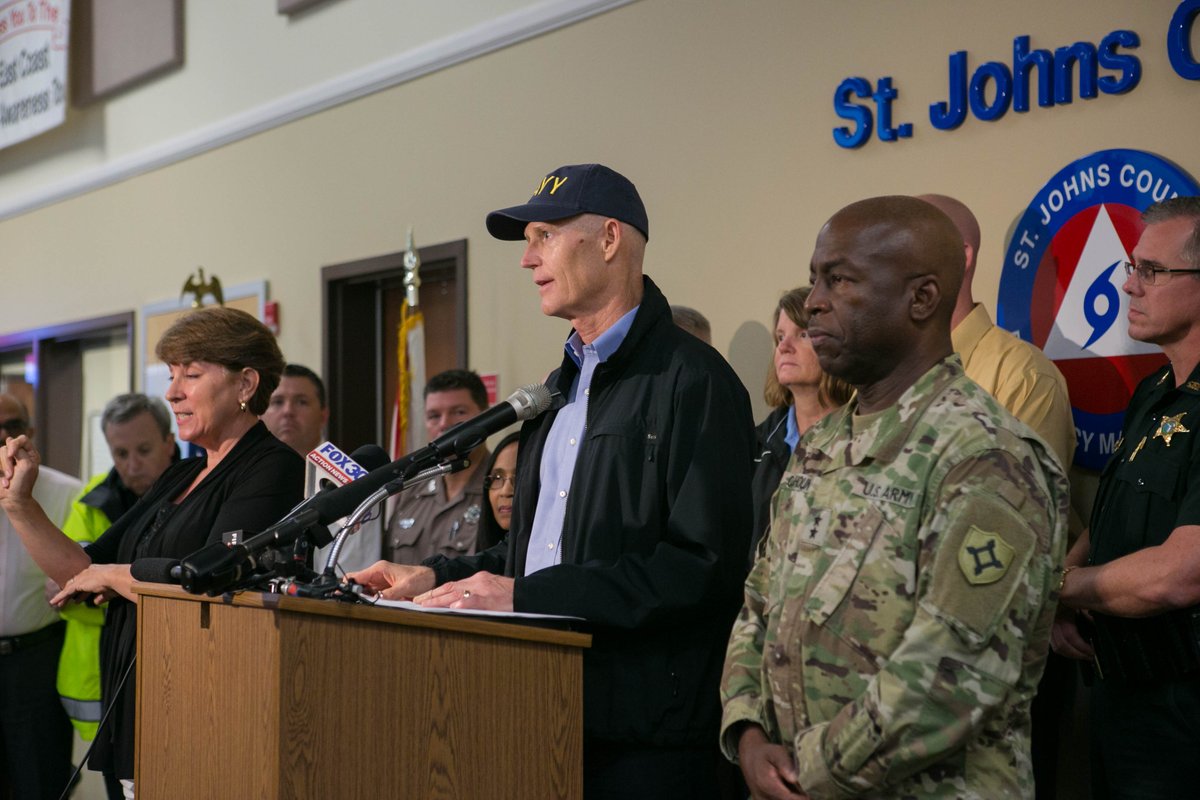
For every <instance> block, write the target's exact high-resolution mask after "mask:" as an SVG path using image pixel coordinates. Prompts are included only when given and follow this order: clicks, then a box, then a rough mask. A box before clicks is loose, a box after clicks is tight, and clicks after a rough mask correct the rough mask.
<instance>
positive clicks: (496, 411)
mask: <svg viewBox="0 0 1200 800" xmlns="http://www.w3.org/2000/svg"><path fill="white" fill-rule="evenodd" d="M552 402H553V397H552V395H551V394H550V390H549V389H548V388H546V386H545V385H544V384H541V383H531V384H529V385H528V386H522V387H521V388H520V389H517V390H516V391H515V392H513V393H512V394H511V395H509V396H508V399H507V400H504V401H503V402H500V403H497V404H496V405H494V406H492V407H491V408H489V409H488V410H487V411H484V412H483V413H482V414H479V415H478V416H475V417H472V418H471V419H469V420H466V421H465V422H460V423H459V424H458V425H455V426H454V427H453V428H451V429H450V430H448V431H446V432H445V433H443V434H442V435H441V436H439V437H438V438H436V439H434V440H433V441H432V442H430V443H429V445H428V448H429V449H430V450H431V451H433V452H434V453H436V454H437V460H438V461H444V460H445V459H447V458H449V457H451V456H459V457H461V456H465V455H467V454H468V453H470V452H471V451H472V450H474V449H475V448H476V447H479V445H481V444H483V442H484V441H485V440H486V439H487V437H489V436H491V435H492V434H493V433H498V432H500V431H501V430H503V429H505V428H507V427H508V426H509V425H512V424H513V423H514V422H517V421H519V420H526V419H533V418H534V417H536V416H538V415H539V414H541V413H542V412H544V411H546V410H548V409H549V408H550V406H551V404H552Z"/></svg>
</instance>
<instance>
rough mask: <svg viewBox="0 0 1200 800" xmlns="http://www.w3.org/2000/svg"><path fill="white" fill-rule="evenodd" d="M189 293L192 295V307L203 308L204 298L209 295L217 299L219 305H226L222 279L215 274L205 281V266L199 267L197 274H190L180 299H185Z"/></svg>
mask: <svg viewBox="0 0 1200 800" xmlns="http://www.w3.org/2000/svg"><path fill="white" fill-rule="evenodd" d="M189 294H190V295H191V296H192V308H203V307H204V298H205V297H208V296H209V295H211V296H212V298H213V299H214V300H216V301H217V305H219V306H223V305H225V295H224V294H222V293H221V279H220V278H218V277H217V276H216V275H213V276H212V277H211V278H210V279H209V280H208V281H207V282H205V280H204V267H197V268H196V274H195V275H188V279H187V280H186V281H184V284H183V289H181V290H180V292H179V299H180V300H183V298H184V297H185V296H186V295H189Z"/></svg>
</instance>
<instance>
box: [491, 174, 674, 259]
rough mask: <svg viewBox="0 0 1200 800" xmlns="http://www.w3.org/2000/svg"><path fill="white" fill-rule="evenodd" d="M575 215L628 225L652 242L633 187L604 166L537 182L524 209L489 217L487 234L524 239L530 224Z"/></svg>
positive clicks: (506, 209) (502, 237)
mask: <svg viewBox="0 0 1200 800" xmlns="http://www.w3.org/2000/svg"><path fill="white" fill-rule="evenodd" d="M576 214H600V215H601V216H604V217H613V218H614V219H619V220H621V222H625V223H627V224H629V225H632V226H633V227H635V228H637V229H638V230H639V231H641V232H642V235H643V236H645V237H646V239H647V240H648V239H649V238H650V223H649V221H648V220H647V219H646V207H645V206H644V205H642V198H641V197H639V196H638V192H637V189H636V188H634V185H633V183H632V182H631V181H630V180H629V179H628V178H626V177H625V176H624V175H622V174H621V173H619V172H617V171H615V170H611V169H609V168H608V167H606V166H604V165H603V164H572V165H570V166H566V167H559V168H558V169H556V170H554V171H553V172H551V173H550V174H549V175H547V176H546V177H545V178H542V179H541V180H539V181H538V185H537V190H536V191H535V192H534V193H533V197H530V198H529V202H528V203H526V204H525V205H523V206H513V207H512V208H502V209H500V210H499V211H493V212H492V213H490V214H488V215H487V229H488V233H490V234H491V235H492V236H495V237H496V238H497V239H506V240H509V241H518V240H520V239H524V238H525V225H526V224H527V223H530V222H553V221H554V220H559V219H566V218H567V217H573V216H575V215H576Z"/></svg>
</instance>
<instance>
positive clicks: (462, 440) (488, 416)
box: [311, 383, 561, 525]
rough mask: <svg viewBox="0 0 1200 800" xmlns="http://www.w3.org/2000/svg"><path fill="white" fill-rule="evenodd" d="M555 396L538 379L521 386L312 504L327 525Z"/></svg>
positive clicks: (542, 406) (549, 403) (548, 403)
mask: <svg viewBox="0 0 1200 800" xmlns="http://www.w3.org/2000/svg"><path fill="white" fill-rule="evenodd" d="M556 398H561V395H556V394H551V393H550V390H549V389H547V388H546V387H545V386H543V385H542V384H540V383H539V384H532V385H529V386H523V387H521V388H520V389H518V390H517V391H515V392H513V393H512V395H511V396H509V398H508V399H507V400H505V401H504V402H502V403H498V404H497V405H495V406H493V407H492V408H489V409H488V410H487V411H484V412H483V413H482V414H480V415H479V416H477V417H474V418H473V419H469V420H467V421H465V422H462V423H460V424H458V425H456V426H454V427H453V428H451V429H450V430H448V431H446V432H445V433H444V434H442V435H441V436H439V437H438V438H437V440H436V441H435V442H433V443H431V444H428V445H426V446H425V447H423V448H421V449H419V450H416V451H414V452H412V453H409V454H407V455H404V456H401V457H400V458H398V459H396V460H395V461H393V462H392V463H390V464H387V465H386V466H383V467H380V468H378V469H373V470H371V471H370V472H369V473H367V475H366V476H365V477H362V478H359V479H358V480H356V481H353V482H351V483H348V484H346V485H345V486H340V487H338V488H336V489H334V490H333V491H330V492H325V493H324V494H318V495H314V496H313V502H312V506H311V507H312V508H316V509H317V510H318V511H319V512H320V515H321V516H320V521H321V522H322V523H324V524H326V525H328V524H330V523H331V522H336V521H337V520H339V519H341V518H342V517H344V516H346V515H347V514H349V513H351V512H352V511H354V509H356V508H358V506H359V504H361V503H362V501H364V500H366V499H367V498H368V497H370V496H371V495H372V494H374V493H375V492H376V491H378V490H379V489H381V488H383V487H384V486H388V485H389V484H393V483H394V484H395V488H390V487H389V488H390V491H389V492H388V494H395V493H396V492H398V491H400V486H401V484H402V483H403V481H404V480H405V479H406V478H409V477H412V476H413V475H415V474H416V473H417V472H419V471H421V470H423V469H425V468H427V467H430V466H433V465H434V464H437V463H439V462H441V461H446V460H450V459H451V458H453V457H454V452H453V451H454V450H456V449H462V451H463V455H466V454H467V453H470V452H471V451H472V450H474V449H475V448H476V447H478V446H479V445H480V444H481V443H482V442H483V440H484V439H486V438H487V437H488V436H491V435H492V434H493V433H496V432H497V431H499V430H502V429H503V428H506V427H507V426H509V425H511V424H512V423H513V422H516V421H518V420H527V419H533V418H534V417H536V416H538V415H539V414H541V413H543V412H545V411H546V410H547V409H549V408H551V407H552V406H553V405H554V403H555V402H556ZM443 454H444V455H443Z"/></svg>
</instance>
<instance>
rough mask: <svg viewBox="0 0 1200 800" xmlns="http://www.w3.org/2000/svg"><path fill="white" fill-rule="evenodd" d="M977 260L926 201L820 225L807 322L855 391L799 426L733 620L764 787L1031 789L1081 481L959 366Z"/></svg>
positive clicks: (735, 755) (733, 675)
mask: <svg viewBox="0 0 1200 800" xmlns="http://www.w3.org/2000/svg"><path fill="white" fill-rule="evenodd" d="M963 269H964V255H963V246H962V237H961V236H960V235H959V233H958V231H957V230H956V228H955V226H954V225H953V223H952V222H951V221H950V220H949V219H948V218H947V217H946V215H945V214H943V213H942V212H940V211H938V210H937V209H936V208H934V207H933V206H932V205H930V204H929V203H926V202H924V201H922V200H918V199H917V198H913V197H879V198H873V199H870V200H864V201H861V202H858V203H854V204H853V205H850V206H847V207H846V208H844V209H842V210H841V211H839V212H838V213H837V214H835V215H834V216H833V218H832V219H830V220H829V222H828V223H826V225H825V227H824V228H822V230H821V233H820V234H819V236H818V238H817V244H816V248H815V251H814V253H813V257H812V262H811V265H810V282H811V283H812V286H813V289H812V293H811V294H810V295H809V297H808V301H807V303H806V307H807V308H808V311H809V314H810V322H809V329H808V331H809V338H810V339H811V341H812V343H813V348H814V349H815V350H816V352H817V357H818V359H819V360H820V362H821V367H822V368H823V369H824V370H825V371H826V372H828V373H830V374H831V375H834V376H836V377H839V378H842V379H843V380H846V381H848V382H849V383H850V384H851V385H853V386H854V388H855V389H857V395H856V396H855V398H854V399H852V400H851V402H850V403H849V404H848V405H847V406H846V407H844V408H843V409H842V410H840V411H837V412H835V413H833V414H831V415H830V416H828V417H826V418H825V419H824V420H822V421H821V422H819V423H817V424H816V425H814V426H813V427H812V428H811V429H809V431H808V432H807V433H806V434H805V435H804V437H803V438H802V439H801V440H800V444H799V446H798V447H797V449H796V453H795V456H794V457H793V459H792V461H791V464H790V465H789V469H788V471H787V473H786V474H785V475H784V478H783V480H782V481H781V483H780V486H779V490H778V492H777V493H776V496H775V499H774V510H773V518H772V528H771V533H770V537H769V540H768V542H767V545H766V549H765V552H764V554H763V556H762V557H761V558H760V559H759V560H758V562H757V563H756V564H755V566H754V569H753V570H752V572H751V574H750V577H749V579H748V580H747V582H746V590H745V600H744V605H743V608H742V612H741V614H740V616H739V617H738V620H737V622H736V623H735V624H734V628H733V632H732V634H731V638H730V643H729V650H728V654H727V656H726V663H725V674H724V678H723V682H722V701H723V703H724V716H723V720H722V732H721V746H722V748H723V749H724V751H725V753H726V755H727V756H728V757H730V758H731V759H736V760H737V761H739V762H740V764H741V767H742V772H743V773H744V774H745V776H746V780H747V783H748V784H749V786H750V789H751V791H752V793H753V796H754V797H756V798H793V799H794V798H805V797H813V798H825V797H908V796H920V797H1028V796H1032V794H1033V776H1032V772H1031V768H1030V761H1029V704H1030V701H1031V700H1032V698H1033V695H1034V690H1035V688H1036V686H1037V682H1038V678H1039V677H1040V675H1041V672H1042V665H1043V663H1044V661H1045V656H1046V650H1047V645H1048V642H1049V633H1050V627H1051V623H1052V620H1053V615H1054V606H1053V603H1052V602H1051V598H1052V596H1053V590H1054V587H1055V585H1056V581H1057V579H1058V573H1057V565H1058V564H1059V563H1061V560H1062V555H1063V550H1064V546H1065V542H1066V536H1065V534H1066V530H1065V529H1066V509H1067V485H1066V479H1065V478H1064V476H1063V470H1062V467H1061V466H1060V464H1059V461H1058V459H1057V458H1056V457H1055V456H1054V455H1053V454H1052V453H1051V452H1050V450H1049V448H1048V447H1047V446H1046V444H1045V443H1044V442H1043V441H1042V440H1041V439H1040V438H1039V437H1037V436H1036V435H1035V434H1034V433H1033V432H1032V431H1031V430H1030V429H1029V428H1028V427H1026V426H1025V425H1024V424H1022V423H1021V422H1019V421H1017V420H1016V419H1015V418H1014V417H1013V416H1012V415H1011V414H1009V413H1008V412H1007V411H1005V410H1004V409H1003V408H1002V407H1001V406H1000V405H999V404H998V403H997V402H996V400H995V398H993V397H992V396H991V395H989V394H988V393H987V392H985V391H984V390H983V389H982V388H980V386H979V385H978V384H976V383H975V382H973V381H971V380H970V379H968V378H967V377H966V375H965V374H964V372H963V367H962V361H961V359H960V358H959V356H958V355H957V354H955V353H954V351H953V348H952V346H951V340H950V326H951V319H952V315H953V310H954V305H955V298H956V297H957V296H958V292H959V286H960V284H961V282H962V279H963Z"/></svg>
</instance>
